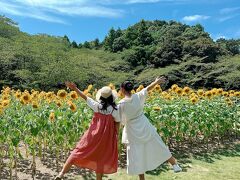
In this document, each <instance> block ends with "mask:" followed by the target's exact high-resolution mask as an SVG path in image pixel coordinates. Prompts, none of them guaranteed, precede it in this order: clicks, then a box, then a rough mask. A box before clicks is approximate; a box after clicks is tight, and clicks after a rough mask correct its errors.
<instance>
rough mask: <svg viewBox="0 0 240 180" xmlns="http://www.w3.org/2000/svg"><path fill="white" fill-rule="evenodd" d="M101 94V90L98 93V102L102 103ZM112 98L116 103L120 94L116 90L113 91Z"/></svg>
mask: <svg viewBox="0 0 240 180" xmlns="http://www.w3.org/2000/svg"><path fill="white" fill-rule="evenodd" d="M101 93H102V89H99V90H98V91H97V93H96V100H97V102H100V97H101ZM112 96H113V100H114V101H115V100H116V99H117V98H118V93H117V91H116V90H112Z"/></svg>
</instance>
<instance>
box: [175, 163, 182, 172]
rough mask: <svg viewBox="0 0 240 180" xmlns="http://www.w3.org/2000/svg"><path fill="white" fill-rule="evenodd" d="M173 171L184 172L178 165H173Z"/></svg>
mask: <svg viewBox="0 0 240 180" xmlns="http://www.w3.org/2000/svg"><path fill="white" fill-rule="evenodd" d="M173 171H174V172H175V173H177V172H181V171H182V168H181V167H180V166H179V165H178V164H174V165H173Z"/></svg>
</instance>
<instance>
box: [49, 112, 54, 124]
mask: <svg viewBox="0 0 240 180" xmlns="http://www.w3.org/2000/svg"><path fill="white" fill-rule="evenodd" d="M49 120H50V121H51V122H53V121H54V120H55V114H54V112H51V113H50V115H49Z"/></svg>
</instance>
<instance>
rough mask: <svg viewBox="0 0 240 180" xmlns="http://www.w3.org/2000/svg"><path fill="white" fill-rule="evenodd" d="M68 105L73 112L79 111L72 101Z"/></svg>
mask: <svg viewBox="0 0 240 180" xmlns="http://www.w3.org/2000/svg"><path fill="white" fill-rule="evenodd" d="M68 105H69V107H70V109H71V110H72V111H73V112H74V111H76V110H77V106H76V105H75V104H74V103H73V102H72V101H68Z"/></svg>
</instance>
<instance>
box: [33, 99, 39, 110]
mask: <svg viewBox="0 0 240 180" xmlns="http://www.w3.org/2000/svg"><path fill="white" fill-rule="evenodd" d="M32 107H33V108H34V109H37V108H39V104H38V102H36V101H34V102H33V103H32Z"/></svg>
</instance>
